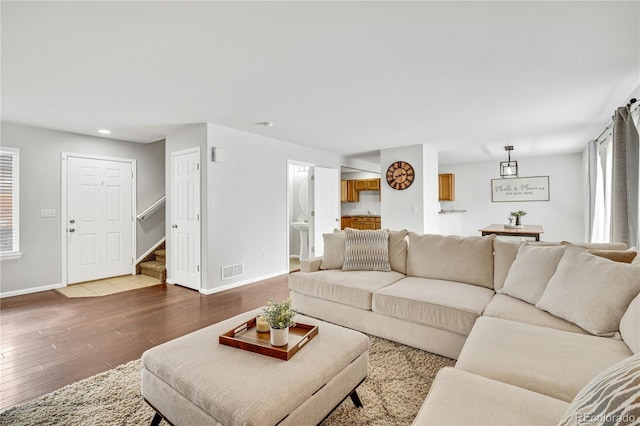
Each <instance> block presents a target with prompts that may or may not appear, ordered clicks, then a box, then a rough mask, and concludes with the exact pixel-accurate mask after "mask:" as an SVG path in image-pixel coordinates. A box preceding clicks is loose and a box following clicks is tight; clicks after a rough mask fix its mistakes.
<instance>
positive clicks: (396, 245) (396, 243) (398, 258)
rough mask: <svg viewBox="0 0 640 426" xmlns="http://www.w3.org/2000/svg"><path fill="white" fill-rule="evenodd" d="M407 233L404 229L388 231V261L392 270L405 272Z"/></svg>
mask: <svg viewBox="0 0 640 426" xmlns="http://www.w3.org/2000/svg"><path fill="white" fill-rule="evenodd" d="M408 233H409V232H408V231H407V230H406V229H403V230H401V231H389V263H390V264H391V270H392V271H396V272H400V273H401V274H406V273H407V247H408V238H407V234H408Z"/></svg>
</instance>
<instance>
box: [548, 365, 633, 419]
mask: <svg viewBox="0 0 640 426" xmlns="http://www.w3.org/2000/svg"><path fill="white" fill-rule="evenodd" d="M639 423H640V354H636V355H633V356H630V357H629V358H627V359H625V360H624V361H622V362H619V363H618V364H616V365H614V366H612V367H610V368H608V369H607V370H605V371H603V372H602V373H600V374H598V375H597V376H596V377H594V378H593V379H592V380H591V382H589V383H588V384H587V385H586V386H585V387H584V388H582V389H581V390H580V392H578V394H577V395H576V397H575V398H574V399H573V402H571V405H569V408H567V412H566V413H565V414H564V417H563V418H562V420H561V421H560V423H559V426H569V425H586V424H589V425H592V424H597V425H604V424H611V425H614V424H615V425H637V424H639Z"/></svg>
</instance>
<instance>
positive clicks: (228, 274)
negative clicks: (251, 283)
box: [221, 263, 244, 280]
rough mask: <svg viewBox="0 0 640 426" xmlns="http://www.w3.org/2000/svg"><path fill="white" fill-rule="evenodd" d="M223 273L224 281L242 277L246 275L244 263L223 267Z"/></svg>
mask: <svg viewBox="0 0 640 426" xmlns="http://www.w3.org/2000/svg"><path fill="white" fill-rule="evenodd" d="M221 271H222V279H223V280H228V279H229V278H233V277H239V276H240V275H244V263H238V264H236V265H228V266H223V267H222V269H221Z"/></svg>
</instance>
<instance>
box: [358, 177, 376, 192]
mask: <svg viewBox="0 0 640 426" xmlns="http://www.w3.org/2000/svg"><path fill="white" fill-rule="evenodd" d="M355 182H356V190H357V191H375V190H378V189H380V179H359V180H356V181H355Z"/></svg>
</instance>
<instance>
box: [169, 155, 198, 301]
mask: <svg viewBox="0 0 640 426" xmlns="http://www.w3.org/2000/svg"><path fill="white" fill-rule="evenodd" d="M171 174H172V178H173V185H172V199H171V204H172V209H171V211H172V215H171V236H172V238H171V248H170V250H171V264H172V268H171V269H172V270H171V276H172V281H173V283H174V284H179V285H182V286H185V287H189V288H192V289H194V290H200V149H199V148H193V149H188V150H184V151H178V152H174V153H172V154H171Z"/></svg>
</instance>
